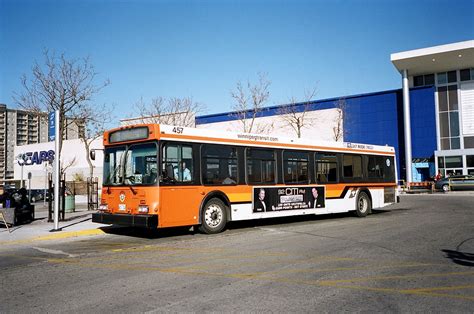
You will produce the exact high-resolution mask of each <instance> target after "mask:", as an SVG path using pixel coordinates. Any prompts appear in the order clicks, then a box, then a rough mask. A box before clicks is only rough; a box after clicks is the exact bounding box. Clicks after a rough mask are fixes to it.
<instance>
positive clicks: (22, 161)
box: [16, 154, 25, 188]
mask: <svg viewBox="0 0 474 314" xmlns="http://www.w3.org/2000/svg"><path fill="white" fill-rule="evenodd" d="M16 161H17V162H18V164H19V165H20V167H21V178H20V188H22V187H23V166H25V155H24V154H19V155H18V156H17V157H16Z"/></svg>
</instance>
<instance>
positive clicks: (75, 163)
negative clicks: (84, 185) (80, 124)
mask: <svg viewBox="0 0 474 314" xmlns="http://www.w3.org/2000/svg"><path fill="white" fill-rule="evenodd" d="M91 148H94V149H103V142H102V137H100V138H98V139H96V140H94V141H93V142H92V143H91ZM49 150H52V151H54V142H47V143H38V144H30V145H23V146H15V156H18V155H19V154H24V153H27V152H40V151H49ZM55 157H56V156H55ZM103 160H104V155H103V151H102V150H98V151H96V159H95V161H92V163H93V165H94V176H95V177H99V185H101V182H102V168H103V165H102V164H103ZM70 163H72V165H71V166H70V167H69V168H67V170H66V181H72V180H73V176H74V174H76V173H81V174H82V175H83V177H84V180H85V179H86V178H87V177H88V176H89V164H88V163H87V159H86V150H85V148H84V144H83V143H82V141H81V140H79V139H76V140H66V141H64V142H63V148H62V152H61V164H62V165H63V167H64V166H65V165H68V164H70ZM21 168H22V167H21V166H20V165H19V164H18V162H16V161H15V163H14V179H15V180H21ZM28 172H31V176H32V179H31V188H32V189H44V188H45V184H46V172H50V173H51V172H52V166H51V165H48V163H47V162H42V163H41V164H28V163H26V164H25V165H24V166H23V180H27V178H28ZM26 186H28V181H26Z"/></svg>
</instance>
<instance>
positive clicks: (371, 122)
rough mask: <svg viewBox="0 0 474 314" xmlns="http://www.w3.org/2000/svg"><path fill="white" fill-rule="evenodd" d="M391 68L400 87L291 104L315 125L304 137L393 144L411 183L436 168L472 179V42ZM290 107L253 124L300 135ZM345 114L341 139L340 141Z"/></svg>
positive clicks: (206, 118) (233, 121)
mask: <svg viewBox="0 0 474 314" xmlns="http://www.w3.org/2000/svg"><path fill="white" fill-rule="evenodd" d="M391 62H392V63H393V65H394V67H395V70H396V71H397V72H399V74H396V72H395V71H394V75H400V81H401V88H398V89H393V90H386V91H378V92H373V93H367V94H360V95H349V96H340V97H336V98H330V99H321V100H315V101H311V102H308V103H300V104H295V105H294V106H292V107H296V108H297V110H294V108H293V111H299V112H303V111H308V113H307V115H306V118H307V119H309V120H310V121H311V120H312V121H311V122H310V123H308V124H307V127H305V128H304V129H303V132H302V133H301V137H306V138H314V139H319V140H343V141H345V142H354V143H368V144H377V145H389V146H393V147H395V149H396V152H397V169H398V177H399V179H401V180H407V181H409V182H419V181H425V180H427V179H428V178H430V177H433V176H434V175H435V174H436V173H437V171H438V170H439V171H441V173H442V174H443V175H451V174H474V40H469V41H464V42H457V43H452V44H447V45H441V46H435V47H429V48H423V49H416V50H410V51H403V52H398V53H394V54H392V55H391ZM284 107H285V105H281V106H273V107H268V108H264V110H262V111H260V112H259V113H258V115H257V118H256V119H255V124H256V125H257V127H260V128H261V129H264V131H265V132H271V133H272V134H275V135H286V136H288V135H291V134H293V135H295V133H294V131H293V130H292V129H291V128H290V127H289V126H288V124H287V123H285V119H283V118H284V117H283V115H284V114H285V110H282V108H284ZM341 111H342V112H343V123H342V128H343V132H342V135H343V138H336V137H335V132H334V130H337V129H339V127H340V126H339V125H338V124H340V123H339V122H340V121H339V120H338V119H339V114H338V113H339V112H341ZM251 116H252V112H250V111H249V112H248V113H247V117H248V118H249V119H251ZM196 126H197V127H199V128H212V129H223V130H229V131H232V130H234V131H242V119H240V117H239V114H238V113H237V112H224V113H219V114H212V115H203V116H198V117H196ZM265 128H266V130H265Z"/></svg>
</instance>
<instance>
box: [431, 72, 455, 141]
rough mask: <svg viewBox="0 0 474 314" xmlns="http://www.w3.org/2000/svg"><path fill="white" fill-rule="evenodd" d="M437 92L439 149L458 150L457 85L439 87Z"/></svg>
mask: <svg viewBox="0 0 474 314" xmlns="http://www.w3.org/2000/svg"><path fill="white" fill-rule="evenodd" d="M455 73H456V72H455ZM444 74H446V73H444ZM444 74H443V75H444ZM438 75H440V74H438ZM439 81H440V79H439V78H438V82H439ZM441 81H444V79H442V80H441ZM437 90H438V117H439V120H438V121H439V134H440V144H441V145H440V146H441V147H440V148H441V149H442V150H450V149H460V148H461V138H460V132H459V105H458V103H459V102H458V85H457V84H454V85H453V84H451V85H447V86H439V87H438V89H437Z"/></svg>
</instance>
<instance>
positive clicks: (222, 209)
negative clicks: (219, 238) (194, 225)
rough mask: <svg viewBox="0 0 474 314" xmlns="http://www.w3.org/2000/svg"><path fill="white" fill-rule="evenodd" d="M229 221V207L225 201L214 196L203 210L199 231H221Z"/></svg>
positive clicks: (207, 232)
mask: <svg viewBox="0 0 474 314" xmlns="http://www.w3.org/2000/svg"><path fill="white" fill-rule="evenodd" d="M226 223H227V209H226V205H225V204H224V202H223V201H221V200H220V199H218V198H212V199H210V200H209V201H207V203H206V205H204V208H203V210H202V216H201V225H200V226H199V231H200V232H202V233H206V234H213V233H219V232H221V231H222V230H224V228H225V225H226Z"/></svg>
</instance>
